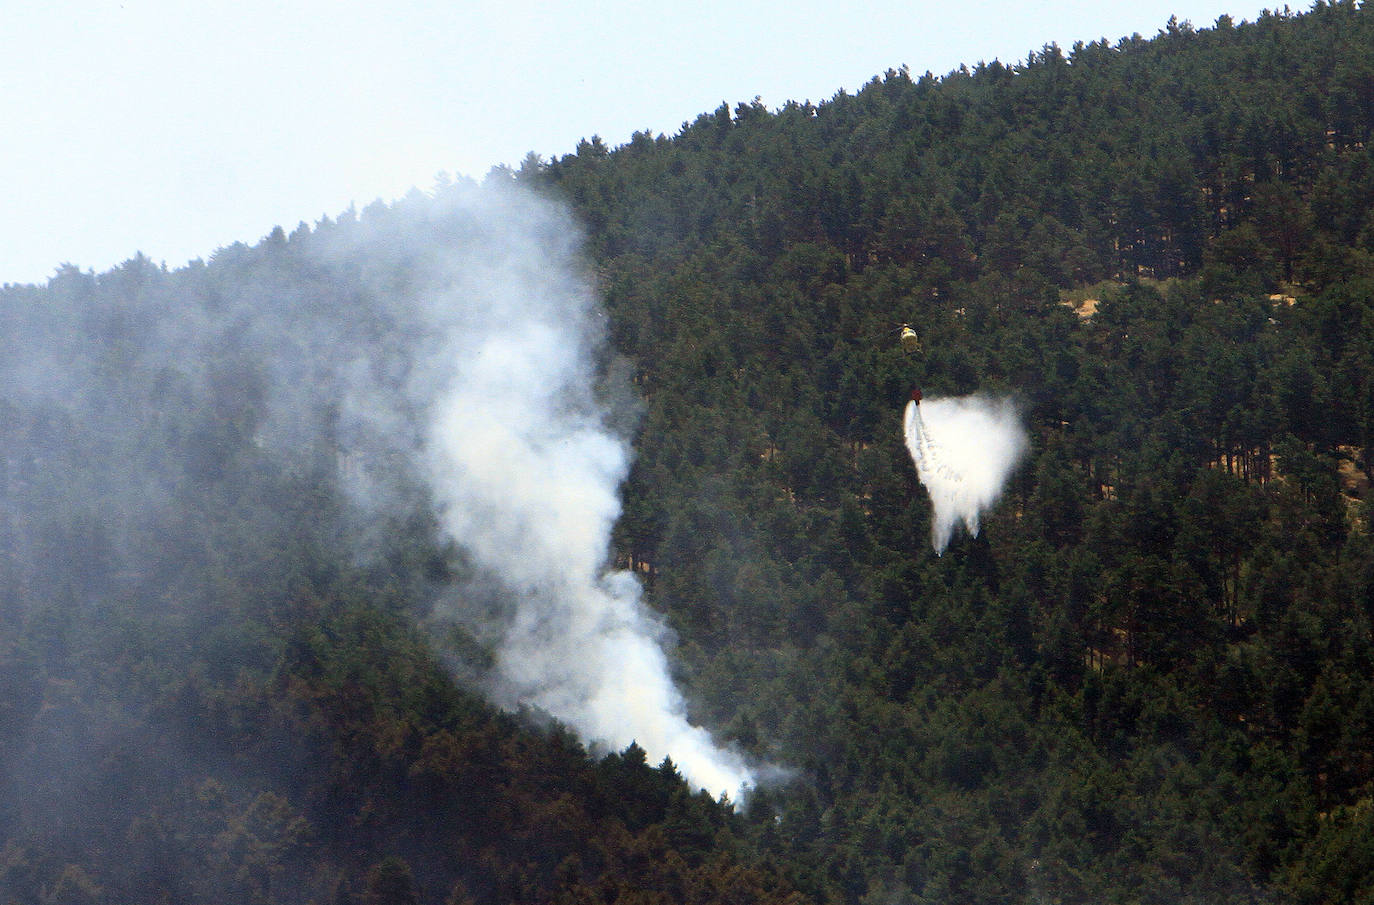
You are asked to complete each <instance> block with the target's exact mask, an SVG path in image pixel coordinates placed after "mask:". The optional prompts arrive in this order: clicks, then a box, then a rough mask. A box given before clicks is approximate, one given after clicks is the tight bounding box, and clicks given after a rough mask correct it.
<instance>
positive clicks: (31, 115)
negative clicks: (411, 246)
mask: <svg viewBox="0 0 1374 905" xmlns="http://www.w3.org/2000/svg"><path fill="white" fill-rule="evenodd" d="M1245 2H1249V3H1253V5H1250V6H1239V7H1238V6H1236V5H1235V4H1234V3H1233V2H1230V0H1139V2H1134V3H1129V4H1127V3H1102V2H1100V0H1043V2H1040V3H1028V2H1025V0H1014V2H1013V0H994V2H986V3H961V2H952V3H951V2H938V3H937V2H926V0H916V2H912V0H908V2H892V0H867V2H864V3H862V4H844V3H834V2H829V3H822V2H815V0H757V2H754V0H735V2H723V0H700V2H695V3H686V4H672V5H666V4H665V5H662V6H660V5H656V4H652V3H644V2H634V0H579V2H576V3H571V2H545V3H532V2H529V0H510V2H506V3H472V2H452V0H450V2H429V0H400V2H392V3H378V2H376V0H370V2H358V0H329V2H325V0H294V2H285V0H279V2H267V0H233V2H229V0H197V2H193V3H188V2H185V0H123V2H119V0H49V2H46V3H24V4H19V3H16V4H11V7H12V8H11V9H7V10H6V11H5V13H4V14H3V16H0V123H3V124H4V125H3V128H4V137H3V139H0V173H3V174H4V175H3V177H0V283H3V282H41V281H44V280H46V279H47V278H48V277H49V276H51V275H52V273H53V272H54V271H55V269H56V268H57V266H58V265H59V264H61V263H63V262H71V263H73V264H76V265H78V266H80V267H81V268H83V269H94V270H96V271H97V272H99V271H103V270H106V269H108V268H109V267H111V266H113V265H115V264H117V263H119V262H120V261H122V260H124V259H126V258H129V257H132V256H133V254H134V253H135V252H137V251H142V252H143V253H144V254H146V255H148V256H149V257H151V258H152V259H153V260H155V261H165V262H166V263H167V264H168V266H171V267H179V266H181V265H182V264H184V263H186V261H187V260H189V259H192V258H195V257H208V256H209V255H210V254H211V253H212V252H213V251H214V250H215V249H216V248H218V247H221V246H223V245H228V244H230V243H232V242H235V241H239V240H242V241H245V242H249V243H253V242H256V241H257V240H258V239H259V238H261V237H262V236H263V235H265V234H266V233H267V232H268V231H270V230H271V228H272V227H273V226H274V225H282V226H284V227H285V228H286V229H287V230H288V231H289V230H290V229H291V228H292V227H294V226H295V224H296V223H298V222H299V221H302V220H304V221H306V222H308V223H314V222H315V221H316V220H318V219H319V218H320V217H322V216H325V215H329V216H334V215H336V214H338V213H339V212H340V211H342V210H344V209H346V208H347V207H348V205H349V204H350V203H356V204H357V206H358V207H360V208H361V207H363V206H365V205H366V204H367V203H368V202H370V201H372V200H373V199H376V198H379V197H380V198H383V199H385V200H391V199H393V198H396V197H399V196H400V195H402V194H404V193H405V192H406V190H407V189H408V188H410V187H411V186H418V187H420V188H422V189H427V188H429V187H431V186H432V185H433V183H434V178H435V176H436V175H437V174H438V173H439V172H441V171H444V172H448V173H453V174H466V175H471V176H476V177H480V176H481V175H483V174H484V173H485V172H486V171H487V170H488V169H490V168H491V167H492V166H494V165H496V164H502V163H505V164H511V165H516V164H518V163H519V161H520V160H521V158H523V157H524V156H525V154H526V153H527V152H529V151H534V152H536V153H538V154H540V155H541V156H543V157H545V158H548V157H551V156H559V155H562V154H567V153H570V152H571V151H572V150H573V149H574V148H575V147H576V144H577V142H578V139H580V138H582V137H589V136H591V135H593V134H599V135H600V136H602V138H603V139H604V140H605V141H606V142H607V144H609V145H612V146H615V145H618V144H622V143H624V142H625V141H628V140H629V137H630V135H631V134H632V133H633V132H635V131H637V130H648V131H649V132H651V133H653V134H658V133H666V134H669V135H671V134H674V133H675V132H677V130H678V129H679V128H680V127H681V125H682V123H683V122H684V121H686V120H690V119H693V118H695V117H696V116H697V114H699V113H703V112H707V111H710V110H713V109H714V108H716V107H717V106H719V105H720V103H721V102H722V101H725V102H727V103H729V104H730V105H731V106H732V107H733V106H734V105H735V104H736V103H738V102H739V101H749V100H751V99H753V98H754V97H755V96H758V97H760V98H761V99H762V101H763V103H764V104H765V105H766V106H767V107H769V108H770V109H775V108H777V107H779V106H781V105H782V104H783V103H784V102H786V101H788V100H798V101H801V100H808V99H809V100H812V101H822V100H826V99H828V98H830V97H832V96H834V94H835V93H836V92H837V91H839V90H840V89H842V88H843V89H845V90H847V91H853V90H855V89H857V88H858V87H860V86H861V85H862V84H863V83H864V82H866V81H867V80H868V79H870V78H872V77H873V76H874V75H877V74H880V73H882V72H883V71H885V70H886V69H889V68H896V67H899V66H901V65H903V64H905V65H907V66H908V67H909V68H910V69H911V71H912V72H913V73H914V74H920V73H923V72H925V71H927V70H929V71H932V72H934V73H936V74H937V75H941V74H944V73H946V72H948V71H950V70H952V69H954V68H957V67H958V65H959V64H960V63H968V64H970V65H972V64H974V63H977V62H978V61H980V60H986V61H991V60H993V59H1000V60H1002V61H1004V62H1008V63H1011V62H1016V61H1018V60H1024V59H1025V57H1026V54H1027V52H1028V51H1031V50H1037V51H1038V50H1039V49H1040V48H1041V47H1043V46H1044V45H1045V44H1048V43H1050V42H1057V43H1058V44H1059V45H1061V46H1062V47H1064V48H1065V49H1067V48H1069V47H1070V46H1071V45H1072V44H1073V42H1075V41H1078V40H1084V41H1092V40H1096V39H1097V38H1100V37H1105V38H1107V39H1109V40H1111V41H1113V42H1114V41H1115V40H1116V39H1118V38H1120V37H1122V36H1125V35H1130V34H1132V33H1135V32H1138V33H1140V34H1141V35H1143V36H1145V37H1151V36H1153V35H1154V34H1156V33H1157V32H1158V31H1159V30H1160V29H1161V28H1162V27H1163V26H1164V24H1165V22H1167V20H1168V18H1169V16H1170V15H1177V16H1178V18H1179V19H1180V20H1184V19H1186V20H1189V21H1191V22H1192V23H1193V25H1194V26H1195V27H1198V28H1206V27H1211V26H1212V25H1213V23H1214V22H1215V21H1216V18H1217V17H1218V16H1219V15H1221V14H1222V13H1227V14H1229V15H1231V16H1232V17H1233V18H1234V19H1235V20H1236V21H1237V22H1239V21H1241V20H1254V19H1255V18H1256V17H1257V16H1258V15H1259V12H1260V10H1262V9H1263V8H1264V7H1265V4H1263V3H1258V2H1255V0H1245ZM1269 5H1270V6H1271V7H1272V6H1273V4H1269ZM1304 8H1305V7H1304Z"/></svg>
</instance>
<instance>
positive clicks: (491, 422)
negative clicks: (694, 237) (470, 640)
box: [353, 189, 754, 797]
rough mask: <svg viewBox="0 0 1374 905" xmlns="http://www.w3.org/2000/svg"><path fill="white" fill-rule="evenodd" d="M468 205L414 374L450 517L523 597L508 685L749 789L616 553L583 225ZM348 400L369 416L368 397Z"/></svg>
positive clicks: (603, 736) (510, 594) (464, 541)
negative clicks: (675, 675) (672, 666)
mask: <svg viewBox="0 0 1374 905" xmlns="http://www.w3.org/2000/svg"><path fill="white" fill-rule="evenodd" d="M456 203H457V204H458V205H459V206H460V207H461V208H462V213H463V214H464V215H465V216H464V218H463V219H464V220H465V222H466V224H467V229H466V230H465V235H464V236H463V241H462V243H461V251H459V252H457V253H455V252H454V251H452V250H448V251H446V252H445V254H444V255H443V256H438V257H435V258H434V259H433V260H432V261H431V262H430V263H429V264H427V265H426V267H425V269H426V270H427V271H428V285H425V286H421V287H416V288H417V289H418V293H417V297H418V299H419V300H420V304H421V308H422V315H421V322H422V329H421V333H422V334H423V335H424V336H425V337H426V339H425V343H424V347H425V354H424V357H423V359H421V360H419V361H416V362H413V367H412V371H411V375H410V377H409V388H408V389H409V395H410V397H411V399H412V402H413V407H414V408H415V409H416V410H419V411H420V412H422V414H421V415H420V418H419V420H420V422H421V423H420V425H418V431H417V434H418V436H417V437H416V438H415V439H416V441H417V445H418V447H419V460H420V473H421V474H422V475H423V476H424V477H425V478H426V482H427V483H428V485H429V487H430V489H431V492H432V494H433V496H434V500H435V503H436V504H437V506H438V511H439V517H440V522H441V524H442V526H443V528H444V530H445V532H446V533H447V534H448V535H449V536H450V537H451V538H452V540H453V541H455V542H456V544H457V545H458V546H459V547H460V548H461V549H462V550H463V551H464V552H465V553H466V556H467V559H468V562H469V564H470V566H472V567H473V568H474V569H475V570H476V572H477V573H478V574H479V575H480V576H481V577H482V580H483V581H484V582H486V583H488V584H491V585H494V586H495V587H497V588H498V589H499V590H498V591H497V595H498V596H503V597H505V598H506V599H507V600H514V601H516V602H517V604H516V605H515V606H514V607H510V606H506V607H504V608H503V609H504V610H505V612H506V617H505V619H504V620H503V621H502V623H501V629H500V630H499V631H498V632H497V633H496V638H497V642H496V648H497V650H496V656H495V670H496V673H497V675H496V676H495V682H494V683H493V684H494V686H495V691H496V694H497V696H498V699H499V701H500V702H501V703H504V704H506V705H519V704H529V705H534V706H536V707H538V708H541V709H543V710H544V711H546V712H548V713H549V714H551V715H552V716H554V717H556V718H558V719H559V720H561V721H563V722H564V723H566V724H568V725H569V726H570V727H572V728H573V729H574V730H575V731H576V732H577V733H578V734H579V735H580V736H581V737H582V738H583V740H584V741H585V742H587V743H589V744H591V745H593V746H610V747H613V748H616V749H619V748H624V747H626V746H628V745H629V744H630V743H631V742H637V743H638V744H639V746H640V747H641V748H643V749H644V750H645V751H646V752H647V753H648V755H649V756H650V757H651V758H652V759H654V760H658V759H661V758H662V757H664V756H670V757H671V758H672V759H673V761H674V763H675V764H676V765H677V766H678V768H679V770H681V772H682V773H683V775H684V776H685V777H686V778H687V779H688V780H689V781H690V782H692V783H693V784H695V785H697V786H699V787H702V788H705V789H706V790H708V791H710V792H711V793H712V794H720V793H722V792H725V793H729V794H730V795H732V796H736V797H738V796H739V795H740V793H741V791H742V789H744V788H747V787H749V786H752V785H753V783H754V776H753V774H752V773H751V771H750V769H749V768H748V767H747V766H746V764H745V763H744V761H743V760H742V758H740V757H739V756H738V755H736V754H734V753H732V752H730V751H728V750H725V749H723V748H721V747H719V746H717V745H716V744H715V743H714V742H713V741H712V739H711V737H710V735H709V734H708V733H707V732H706V731H705V730H704V729H702V728H700V727H697V726H693V725H691V724H690V723H689V722H688V720H687V718H686V715H685V709H686V708H685V704H684V701H683V698H682V696H681V694H680V693H679V691H678V690H677V688H676V687H675V686H674V683H673V681H672V679H671V676H670V671H669V665H668V659H667V656H666V654H665V651H664V643H665V642H666V640H667V632H666V630H665V629H664V627H663V626H662V625H661V624H660V622H659V621H658V620H657V619H656V618H655V617H654V616H653V615H652V614H651V612H650V611H649V610H648V609H647V607H646V606H645V604H644V603H643V601H642V599H641V589H640V585H639V582H638V580H637V578H636V577H635V576H634V575H632V574H631V573H628V572H618V571H614V570H610V569H608V556H609V544H610V537H611V529H612V526H613V525H614V523H615V520H616V518H617V517H618V516H619V514H620V500H619V495H618V491H619V486H620V484H621V482H622V481H623V480H624V479H625V477H626V474H627V472H628V468H629V461H630V449H629V444H628V441H627V439H626V438H625V437H624V436H622V435H621V434H620V433H618V432H617V431H616V430H615V429H613V427H612V425H611V420H612V419H611V417H610V413H609V412H608V410H607V407H606V406H605V404H604V403H603V402H602V401H601V400H600V399H599V398H598V395H597V393H596V392H595V390H594V388H595V386H596V383H597V380H598V368H597V359H598V356H599V355H601V354H602V353H604V315H603V313H602V312H601V310H600V307H599V304H598V300H597V297H596V295H595V293H594V291H593V290H592V288H591V286H590V284H589V281H588V279H587V278H586V276H585V274H584V273H583V270H582V266H581V263H580V249H579V243H578V232H577V230H576V228H575V227H574V224H573V223H572V222H571V220H570V218H569V217H568V216H567V215H566V214H565V213H564V212H563V211H562V210H561V209H558V208H556V207H554V206H553V205H551V204H549V203H546V202H543V201H540V200H538V199H535V198H533V197H531V196H527V195H524V194H516V193H515V192H512V191H505V190H502V191H500V192H493V191H492V190H490V189H487V190H484V191H480V192H473V193H468V194H467V195H466V196H460V198H459V200H458V201H457V202H456ZM446 216H451V213H450V214H448V215H446ZM353 408H354V409H355V410H358V411H361V412H363V413H364V414H363V415H362V417H361V418H360V419H359V420H362V421H368V420H369V419H370V416H368V415H367V414H366V413H367V412H369V411H371V410H372V409H373V403H372V402H371V401H367V402H366V403H364V401H363V400H359V399H355V400H354V405H353ZM371 420H372V421H373V422H374V423H375V418H374V419H371ZM457 618H459V619H460V620H462V619H463V616H462V615H461V614H457ZM487 634H488V635H490V634H491V633H490V631H488V632H487Z"/></svg>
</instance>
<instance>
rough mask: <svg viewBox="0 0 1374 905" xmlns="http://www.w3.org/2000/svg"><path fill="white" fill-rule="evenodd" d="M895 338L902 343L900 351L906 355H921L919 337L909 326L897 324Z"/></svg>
mask: <svg viewBox="0 0 1374 905" xmlns="http://www.w3.org/2000/svg"><path fill="white" fill-rule="evenodd" d="M897 338H898V339H899V340H900V341H901V343H902V351H903V352H906V353H907V354H908V355H919V354H921V337H919V336H917V335H916V329H915V328H914V327H912V326H911V324H899V325H898V326H897Z"/></svg>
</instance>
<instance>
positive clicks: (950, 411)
mask: <svg viewBox="0 0 1374 905" xmlns="http://www.w3.org/2000/svg"><path fill="white" fill-rule="evenodd" d="M903 431H904V433H905V435H906V446H907V449H908V450H909V451H910V452H911V459H912V461H913V462H914V463H915V464H916V474H917V476H918V477H919V478H920V479H921V483H922V484H923V485H924V486H925V488H926V491H927V492H928V493H929V494H930V501H931V505H932V507H933V509H934V512H933V515H932V518H931V543H932V545H933V546H934V547H935V552H936V553H937V554H938V553H943V552H944V551H945V548H946V547H947V546H949V541H950V538H951V537H953V535H954V531H955V529H956V528H958V526H959V525H961V524H962V525H963V527H964V528H965V529H966V530H967V531H968V532H969V534H971V535H973V536H975V537H976V536H977V534H978V527H979V518H980V516H981V515H982V513H983V512H985V511H987V510H988V509H990V508H991V507H992V505H993V504H994V503H996V502H997V498H998V497H999V496H1001V494H1002V489H1003V487H1005V486H1006V482H1007V478H1008V477H1009V476H1010V475H1011V471H1012V469H1013V468H1015V467H1016V464H1017V462H1019V461H1020V460H1021V457H1022V456H1023V455H1024V454H1025V451H1026V433H1025V430H1024V429H1023V428H1022V426H1021V421H1020V418H1019V416H1018V415H1017V412H1016V407H1015V406H1014V405H1013V403H1012V402H1011V400H1010V399H993V398H990V397H987V396H982V395H973V396H962V397H946V398H937V399H928V400H926V401H925V402H922V403H919V404H918V403H916V402H914V401H913V402H908V403H907V406H906V413H905V416H904V418H903Z"/></svg>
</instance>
